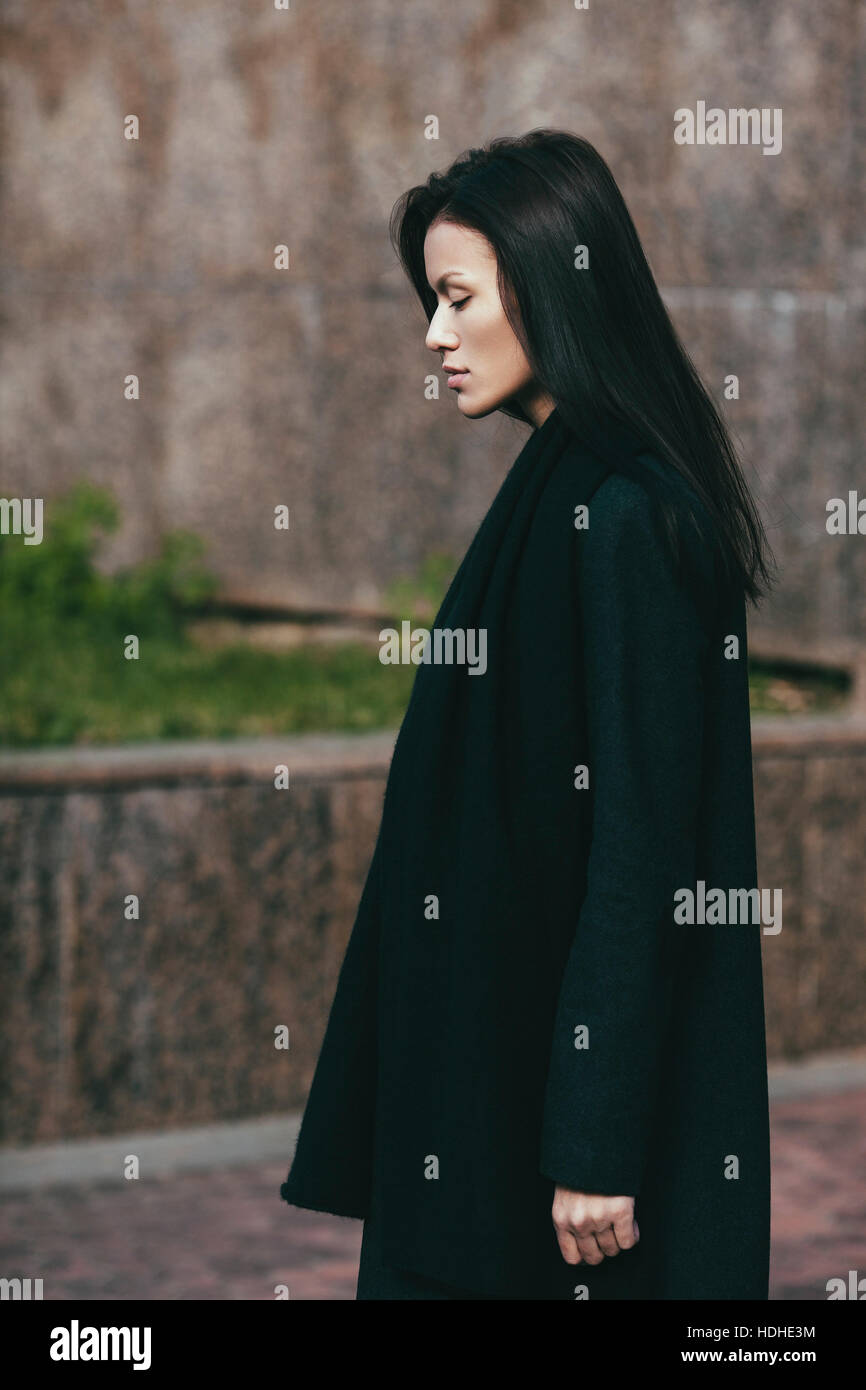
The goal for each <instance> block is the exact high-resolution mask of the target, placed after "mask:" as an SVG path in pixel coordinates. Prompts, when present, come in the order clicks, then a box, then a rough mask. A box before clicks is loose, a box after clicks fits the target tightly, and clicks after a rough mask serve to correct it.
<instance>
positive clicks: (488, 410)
mask: <svg viewBox="0 0 866 1390" xmlns="http://www.w3.org/2000/svg"><path fill="white" fill-rule="evenodd" d="M457 394H458V396H459V398H460V399H459V400H458V402H457V404H458V407H459V410H460V414H461V415H465V416H466V418H467V419H468V420H483V419H484V416H485V415H492V414H493V412H494V410H498V409H499V407H500V406H501V405H504V404H505V401H504V399H503V400H496V401H490V400H487V401H482V402H481V404H480V405H478V404H476V403H475V402H474V401H472V400H467V399H466V397H465V395H464V394H463V392H462V391H458V392H457Z"/></svg>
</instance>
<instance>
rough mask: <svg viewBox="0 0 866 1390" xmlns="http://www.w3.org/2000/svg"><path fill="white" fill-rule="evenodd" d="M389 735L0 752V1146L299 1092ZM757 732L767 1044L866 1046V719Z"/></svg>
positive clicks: (174, 1120) (309, 1068) (783, 722)
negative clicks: (132, 904) (772, 931)
mask: <svg viewBox="0 0 866 1390" xmlns="http://www.w3.org/2000/svg"><path fill="white" fill-rule="evenodd" d="M392 737H393V736H392V735H390V734H377V735H372V736H370V735H361V736H352V737H347V738H345V739H341V738H339V737H337V736H330V737H327V738H316V737H293V738H285V739H280V740H261V741H259V740H254V739H248V740H242V741H239V743H238V744H237V745H233V744H231V743H225V744H217V743H213V744H207V743H206V744H201V745H199V744H179V745H172V744H162V745H154V746H149V747H141V748H129V749H109V750H100V749H76V750H70V751H68V752H66V751H65V750H52V751H51V752H43V753H35V754H25V753H15V754H9V753H7V754H4V755H2V757H0V885H2V889H0V914H2V921H0V928H2V930H0V1027H2V1046H3V1053H4V1056H5V1057H6V1065H5V1066H4V1067H3V1068H2V1069H0V1134H2V1139H3V1142H5V1143H6V1144H38V1143H45V1142H49V1141H51V1140H55V1139H58V1138H73V1137H76V1136H85V1135H97V1134H113V1133H118V1132H120V1131H121V1130H124V1129H160V1128H168V1127H172V1126H175V1127H177V1126H187V1125H195V1124H205V1123H207V1122H209V1121H217V1120H231V1119H237V1118H242V1117H247V1116H255V1115H265V1114H271V1113H279V1112H283V1111H286V1110H289V1109H292V1108H294V1107H298V1106H300V1105H302V1104H303V1101H304V1098H305V1096H306V1093H307V1089H308V1086H309V1082H310V1080H311V1077H312V1072H313V1068H314V1066H315V1062H316V1058H317V1056H318V1052H319V1047H320V1045H321V1039H322V1035H323V1032H324V1027H325V1022H326V1019H327V1011H328V1008H329V1007H330V1003H331V1000H332V998H333V992H334V988H335V985H336V979H337V972H338V970H339V966H340V962H341V960H342V956H343V952H344V949H345V945H346V941H347V939H348V934H349V931H350V929H351V926H352V923H353V921H354V918H355V914H356V911H357V906H358V899H359V896H360V892H361V888H362V886H363V882H364V879H365V876H366V872H367V868H368V866H369V860H370V855H371V853H372V850H373V845H374V842H375V835H376V831H377V828H378V824H379V817H380V815H381V809H382V795H383V791H384V781H385V774H386V771H387V767H388V761H389V756H390V751H391V746H392ZM753 748H754V754H755V792H756V811H757V824H758V849H759V874H760V882H761V885H762V886H763V887H766V888H770V889H773V888H781V889H782V894H783V897H782V904H783V926H782V930H781V932H780V933H779V934H778V935H776V936H768V935H765V936H764V937H763V941H762V946H763V957H764V974H765V990H766V1001H767V1006H766V1007H767V1036H768V1051H769V1054H770V1056H771V1057H797V1056H800V1055H803V1054H805V1053H809V1052H813V1051H816V1050H819V1049H827V1048H842V1047H850V1046H855V1045H857V1044H863V1043H866V1009H864V1005H863V991H862V981H863V978H864V973H866V947H864V933H863V904H864V902H866V858H864V856H863V845H864V843H866V790H864V789H866V722H860V723H857V722H853V721H852V722H850V723H846V722H844V721H841V720H840V721H835V720H821V719H812V720H790V719H777V720H772V719H756V720H755V721H754V722H753ZM279 763H285V764H286V765H287V766H288V767H289V770H290V787H289V789H288V790H286V791H276V790H275V789H274V787H273V772H274V768H275V766H276V765H277V764H279ZM128 894H137V895H138V897H139V900H140V918H139V920H138V921H127V920H126V919H125V917H124V899H125V898H126V895H128ZM280 1024H284V1025H285V1026H286V1027H288V1029H289V1037H290V1048H289V1050H288V1052H286V1051H278V1050H276V1049H275V1047H274V1028H275V1027H277V1026H278V1025H280Z"/></svg>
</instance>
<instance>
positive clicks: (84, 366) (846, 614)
mask: <svg viewBox="0 0 866 1390" xmlns="http://www.w3.org/2000/svg"><path fill="white" fill-rule="evenodd" d="M864 23H866V12H864V6H863V5H862V3H859V0H825V3H822V4H821V5H814V4H810V3H806V0H792V2H791V3H788V4H786V5H783V6H780V5H776V4H773V3H770V0H764V2H763V3H755V0H733V3H729V4H727V5H724V6H718V5H709V4H697V5H696V4H694V3H691V2H690V0H656V3H653V4H651V5H635V4H634V3H633V2H632V0H593V3H592V4H591V5H590V6H589V7H588V8H587V9H585V10H581V9H576V8H575V7H574V5H573V4H572V3H571V0H533V3H532V4H527V3H526V0H464V3H453V4H451V3H446V4H442V3H436V4H434V3H427V0H416V2H415V3H411V4H407V3H401V0H364V3H358V0H329V3H318V2H317V0H291V5H290V8H288V9H286V10H277V9H275V8H274V5H273V4H271V3H270V0H268V3H265V0H240V3H239V2H238V0H183V3H178V2H177V0H151V3H149V4H147V5H146V6H139V5H132V4H126V3H123V0H102V3H97V2H96V0H94V3H85V0H65V2H64V3H59V0H42V3H40V4H39V5H32V4H28V3H26V0H7V4H6V6H5V19H4V23H3V39H4V52H5V57H4V62H3V86H4V93H5V100H6V107H7V115H6V120H5V142H6V144H5V156H4V158H5V168H6V193H5V216H4V219H3V229H2V259H3V266H4V271H3V275H4V306H5V319H4V326H3V343H4V348H3V372H2V382H3V384H2V393H3V394H2V414H3V422H4V430H3V433H4V448H5V457H4V461H3V475H2V476H3V487H4V489H5V495H7V496H9V495H20V496H33V495H41V496H43V497H45V499H46V506H50V499H51V498H52V497H53V496H54V495H55V494H56V493H57V492H58V490H61V489H63V488H65V487H66V486H67V485H68V484H69V483H70V481H72V480H73V479H75V478H77V477H79V476H81V475H82V474H85V475H86V476H88V477H89V478H91V479H93V480H95V481H99V482H105V483H107V484H109V485H110V486H111V487H112V488H113V490H114V491H115V494H116V495H117V497H118V498H119V501H120V503H121V507H122V516H123V524H122V527H121V530H120V531H119V533H118V534H117V535H116V537H115V538H114V540H113V542H112V547H111V548H110V550H109V551H108V552H107V554H106V563H107V564H108V565H109V566H110V565H111V564H112V563H119V562H121V561H123V562H124V563H127V562H129V561H131V560H134V559H136V558H138V557H140V556H143V555H146V554H148V553H150V552H151V551H152V549H153V547H154V545H155V542H156V539H157V537H158V536H159V535H160V534H161V533H162V532H164V531H165V530H166V529H167V528H169V527H171V526H176V525H188V526H190V527H191V528H193V529H195V530H197V531H199V532H201V533H202V534H203V535H205V536H206V537H207V538H208V540H209V543H210V554H211V558H212V560H213V563H214V565H215V567H216V569H217V570H218V573H219V575H220V577H221V580H222V581H223V585H224V590H223V592H224V595H225V596H226V597H232V598H236V599H238V600H241V601H249V602H251V603H268V604H271V603H275V604H277V605H280V606H283V605H284V606H288V607H292V608H297V609H316V610H322V609H340V610H353V611H357V610H370V609H374V610H375V609H377V608H380V607H381V595H382V588H383V585H385V584H386V583H387V581H388V580H389V579H390V578H392V577H393V576H394V575H396V574H400V573H402V572H403V571H405V570H407V569H408V570H412V569H415V568H417V567H418V566H419V565H420V564H421V562H422V561H423V557H424V556H425V555H426V554H427V553H428V552H429V551H430V550H431V549H434V548H436V547H437V546H440V547H441V546H442V545H443V544H446V545H447V546H449V547H453V548H454V550H455V553H457V554H458V555H459V553H461V552H462V549H463V548H465V544H466V543H468V541H469V539H470V538H471V535H472V534H473V532H474V529H475V527H476V526H477V523H478V520H479V519H480V516H481V515H482V514H483V511H484V510H485V507H486V504H487V502H488V501H489V500H490V497H491V495H492V492H493V491H494V490H495V484H496V482H497V480H498V479H499V478H500V477H501V475H502V472H503V469H504V467H505V466H506V465H507V463H508V462H509V461H510V460H511V458H512V457H513V456H514V454H515V452H516V447H517V445H518V443H519V442H520V441H521V439H522V437H523V434H522V432H521V429H520V427H519V426H517V425H514V424H512V423H511V422H509V421H506V420H504V419H503V418H500V417H492V418H488V419H487V420H484V421H479V422H475V423H472V422H470V423H467V422H466V421H464V420H462V419H460V418H458V412H457V411H456V409H455V408H454V402H453V401H451V400H448V399H438V400H428V399H425V391H424V381H425V376H426V375H427V374H428V373H429V372H431V371H433V370H435V364H436V361H437V359H436V357H435V356H434V354H431V353H430V352H429V351H428V350H427V349H426V348H425V347H424V342H423V339H424V332H425V325H424V321H423V316H422V313H421V309H420V306H418V305H417V304H416V303H415V301H414V298H413V296H412V294H411V292H410V291H409V288H408V286H407V284H406V282H405V280H404V278H403V275H402V272H401V271H400V270H399V269H398V266H397V264H396V260H395V257H394V255H393V253H392V251H391V248H390V245H389V242H388V236H387V218H388V214H389V212H390V209H391V206H392V204H393V202H394V200H395V198H396V197H397V195H398V194H399V193H400V192H401V191H402V190H403V189H404V188H406V187H408V186H409V185H411V184H413V183H416V182H420V181H422V180H423V179H424V178H425V177H426V176H427V174H428V173H429V172H430V171H431V170H432V169H433V168H436V167H444V166H445V165H446V164H447V163H448V162H450V160H451V159H452V158H453V157H454V156H455V155H456V154H458V153H459V152H460V151H461V150H462V149H464V148H466V147H468V146H470V145H474V144H480V143H482V142H483V141H484V140H485V139H488V138H490V137H491V136H493V135H499V134H507V133H521V132H523V131H525V130H528V129H530V128H532V127H534V126H539V125H553V126H561V127H565V128H567V129H570V130H572V131H574V132H576V133H579V134H581V135H583V136H585V137H587V138H588V139H589V140H590V141H592V142H593V143H594V144H595V145H596V146H597V148H598V149H599V150H600V152H601V153H602V154H603V155H604V157H605V158H606V159H607V160H608V162H609V164H610V166H611V168H612V170H613V172H614V175H615V177H616V178H617V180H618V182H619V184H620V187H621V188H622V190H623V193H624V195H625V198H626V201H627V203H628V205H629V207H630V209H631V211H632V214H633V217H634V219H635V222H636V224H637V227H638V231H639V233H640V235H641V237H642V239H643V242H644V245H645V248H646V251H647V254H648V256H649V260H650V264H651V265H652V267H653V270H654V273H655V275H656V278H657V281H658V283H659V285H660V287H661V289H662V292H663V295H664V297H665V300H666V302H667V304H668V306H669V308H670V311H671V313H672V316H673V318H674V321H675V323H676V325H677V327H678V328H679V330H680V332H681V335H682V337H683V339H684V341H685V344H686V346H687V348H688V349H689V351H690V352H691V353H692V355H693V357H694V359H695V361H696V364H697V365H698V367H699V369H700V370H701V371H702V373H703V374H704V377H705V379H706V381H707V383H708V385H709V387H710V389H711V390H712V392H713V394H714V396H715V397H716V398H717V399H719V400H720V401H721V404H722V405H723V409H724V413H725V417H726V419H727V420H728V421H729V423H730V424H731V426H732V427H733V428H734V430H735V431H736V432H737V436H738V438H739V441H740V443H741V446H742V449H743V454H744V458H745V461H746V464H747V468H748V469H750V470H751V471H750V472H749V474H748V476H749V478H750V482H751V483H752V485H753V487H754V489H755V491H756V493H757V494H758V497H759V499H761V500H762V502H763V511H764V517H765V523H766V524H767V526H768V530H769V533H770V537H771V542H772V544H773V546H774V549H775V550H776V553H777V556H778V558H779V559H780V561H781V562H782V563H783V565H784V583H783V584H782V585H781V586H780V588H779V589H778V591H777V593H776V595H775V597H774V599H773V602H772V606H771V607H770V608H768V609H767V610H766V612H765V613H764V614H762V615H761V617H760V620H759V622H756V623H755V625H754V630H755V636H756V639H757V638H758V636H759V635H760V633H761V632H766V633H768V635H770V636H778V637H781V638H783V639H784V641H785V643H786V645H787V646H788V647H789V648H790V647H793V648H794V649H795V650H801V651H802V650H804V649H807V648H810V647H811V648H812V649H813V650H816V651H817V650H818V649H819V648H821V647H823V646H824V645H825V644H827V643H832V642H833V641H836V640H841V641H845V642H848V643H851V642H853V641H855V640H859V639H860V638H861V637H862V636H863V632H864V597H863V596H864V589H866V544H864V542H863V541H862V540H858V538H857V537H850V536H849V537H834V536H829V535H828V534H827V532H826V529H825V521H826V503H827V500H828V499H829V498H830V497H833V496H842V497H847V494H848V491H849V489H852V488H856V487H857V486H858V484H859V486H860V487H861V489H864V488H866V472H864V465H863V444H864V430H863V418H864V417H863V407H862V395H863V393H862V371H863V361H864V358H866V351H864V347H866V334H864V314H866V306H864V292H863V286H864V275H866V246H864V230H863V228H864V221H863V216H862V189H863V185H864V161H866V153H864V149H866V141H864V134H866V131H864V125H866V116H864V110H863V91H864V89H866V71H864V56H863V53H864V44H863V30H864ZM698 100H703V101H705V102H706V103H707V106H708V107H711V106H718V107H721V108H723V109H725V110H727V109H728V108H730V107H739V106H744V107H758V108H781V109H782V112H783V128H782V137H783V138H782V149H781V152H780V153H778V154H775V155H764V154H763V153H762V151H761V149H760V147H757V146H742V145H731V146H715V147H710V146H707V145H703V146H701V145H691V146H689V145H678V144H676V143H675V142H674V138H673V130H674V111H675V110H676V109H677V108H680V107H690V108H692V109H694V108H695V105H696V102H697V101H698ZM130 115H134V116H137V117H138V121H139V124H140V129H139V138H138V139H135V140H128V139H125V138H124V122H125V120H126V118H127V117H128V116H130ZM431 115H433V116H435V117H436V118H437V120H438V138H437V139H429V138H427V136H428V134H429V133H430V122H429V121H428V120H427V118H428V117H429V116H431ZM278 245H285V246H286V247H287V248H288V252H289V267H288V269H275V266H274V255H275V247H276V246H278ZM132 373H134V374H136V375H137V376H138V377H139V379H140V399H139V400H137V401H136V400H127V399H125V398H124V381H125V378H126V377H127V376H128V375H129V374H132ZM731 373H734V374H736V375H737V377H738V378H739V392H740V394H739V399H738V400H725V401H722V400H721V396H722V390H723V384H724V380H725V377H726V376H727V375H728V374H731ZM445 394H447V393H444V392H443V395H445ZM279 504H284V505H286V506H288V507H289V508H290V517H291V525H290V529H289V532H279V531H275V530H274V526H273V514H274V512H273V509H274V507H275V506H277V505H279Z"/></svg>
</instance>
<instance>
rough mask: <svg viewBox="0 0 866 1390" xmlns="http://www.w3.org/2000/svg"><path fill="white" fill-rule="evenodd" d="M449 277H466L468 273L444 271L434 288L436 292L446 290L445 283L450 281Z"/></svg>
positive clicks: (463, 271)
mask: <svg viewBox="0 0 866 1390" xmlns="http://www.w3.org/2000/svg"><path fill="white" fill-rule="evenodd" d="M449 275H462V276H464V277H465V275H466V271H465V270H446V271H443V273H442V274H441V275H440V276H439V279H438V280H437V281H436V284H435V285H434V287H433V288H434V289H436V290H444V288H445V281H446V280H447V279H448V276H449Z"/></svg>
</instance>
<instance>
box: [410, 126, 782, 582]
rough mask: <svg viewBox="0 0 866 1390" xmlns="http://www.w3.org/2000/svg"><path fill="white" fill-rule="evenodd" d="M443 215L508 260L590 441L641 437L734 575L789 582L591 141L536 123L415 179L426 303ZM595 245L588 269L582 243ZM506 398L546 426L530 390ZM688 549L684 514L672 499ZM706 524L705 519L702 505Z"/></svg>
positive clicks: (523, 308) (416, 250) (524, 329)
mask: <svg viewBox="0 0 866 1390" xmlns="http://www.w3.org/2000/svg"><path fill="white" fill-rule="evenodd" d="M436 220H439V221H442V220H444V221H448V222H453V223H456V224H457V225H458V226H462V227H467V228H471V229H473V230H474V231H476V232H480V233H481V234H482V235H483V236H484V237H486V238H487V241H488V242H489V243H490V245H491V246H492V248H493V250H494V252H495V254H496V259H497V263H498V284H499V296H500V299H501V301H502V306H503V309H504V311H505V313H506V315H507V317H508V320H509V322H510V324H511V326H512V328H513V330H514V332H515V334H516V336H517V338H518V340H519V342H520V343H521V346H522V348H523V351H524V353H525V355H526V358H527V360H528V362H529V365H530V368H531V370H532V372H533V375H534V377H535V379H536V381H537V382H538V383H539V384H540V385H541V386H542V388H543V389H544V390H546V391H547V392H548V393H549V395H550V396H551V397H552V398H553V400H554V402H555V404H556V407H557V409H558V411H559V414H560V415H561V417H562V419H563V420H564V421H565V423H566V425H567V426H568V427H569V428H570V429H571V430H573V431H574V432H575V434H576V435H577V436H578V437H579V438H584V439H592V438H593V437H596V436H597V433H598V422H599V421H600V420H601V419H604V420H606V421H610V422H614V424H615V425H619V426H622V427H623V428H624V429H625V430H626V431H627V437H628V438H631V439H633V438H634V437H635V436H637V438H638V439H639V440H640V441H641V443H642V444H643V447H645V448H646V449H647V450H648V451H650V452H651V453H653V455H655V456H657V457H659V458H661V459H663V460H666V461H667V462H668V463H669V464H670V465H671V466H672V467H673V468H674V469H675V470H676V471H677V472H678V473H679V474H680V475H681V477H682V478H684V479H685V480H686V482H687V483H688V484H690V486H691V488H692V489H693V491H694V493H696V494H697V496H698V498H699V499H700V501H701V502H702V503H703V505H704V507H705V508H706V510H707V512H708V513H709V515H710V518H711V520H712V522H714V523H715V536H716V538H717V540H718V542H719V552H720V555H721V559H722V565H723V570H724V579H725V581H726V582H729V583H732V584H735V585H737V586H738V587H741V588H742V590H743V592H744V594H745V595H746V596H747V597H748V599H749V600H750V601H751V602H753V603H757V601H758V600H759V599H760V598H761V597H762V596H763V594H764V593H765V592H766V590H767V589H768V588H769V587H770V586H771V584H772V583H774V582H775V577H774V575H772V574H771V571H770V568H769V567H768V561H769V565H770V566H772V567H775V560H774V559H773V558H772V555H771V553H770V552H769V545H768V542H767V537H766V534H765V532H764V528H763V525H762V523H761V519H760V517H759V515H758V512H757V509H756V507H755V504H754V502H753V500H752V497H751V495H750V492H749V488H748V485H747V483H746V481H745V478H744V477H743V473H742V470H741V467H740V463H739V460H738V457H737V453H736V450H735V449H734V446H733V444H732V442H731V439H730V437H729V435H728V431H727V429H726V427H725V424H724V422H723V420H722V418H721V416H720V415H719V412H718V411H717V409H716V407H715V405H714V404H713V401H712V399H711V397H710V395H709V393H708V391H707V389H706V387H705V386H704V385H703V383H702V381H701V379H700V376H699V375H698V372H697V370H696V368H695V366H694V364H693V363H692V361H691V359H690V357H689V355H688V353H687V352H686V350H685V348H684V347H683V345H682V343H681V342H680V340H679V338H678V337H677V334H676V330H675V329H674V326H673V324H672V322H671V320H670V317H669V315H668V312H667V310H666V309H665V306H664V304H663V302H662V299H661V296H660V294H659V292H658V289H657V287H656V283H655V280H654V279H653V275H652V271H651V270H650V267H649V264H648V263H647V259H646V256H645V255H644V251H643V248H642V246H641V244H640V240H639V238H638V235H637V231H636V230H635V226H634V223H633V222H632V220H631V217H630V215H629V212H628V209H627V207H626V205H625V202H624V200H623V197H622V194H621V193H620V191H619V188H618V187H617V185H616V182H615V180H614V177H613V174H612V173H611V171H610V169H609V168H608V166H607V164H606V163H605V161H604V160H603V159H602V157H601V155H600V154H599V153H598V151H597V150H596V149H594V148H593V146H592V145H591V144H589V142H588V141H587V140H583V139H581V138H580V137H579V136H577V135H571V134H569V133H568V132H567V131H559V130H547V129H543V130H533V131H530V132H529V133H528V134H527V135H523V136H520V137H517V138H509V137H506V136H503V137H501V138H499V139H495V140H491V141H489V142H488V144H487V145H485V146H484V147H483V148H480V149H471V150H467V151H465V152H464V153H463V154H461V155H460V156H459V158H458V159H457V160H455V162H454V163H453V164H452V165H451V166H450V168H449V169H447V170H446V171H445V173H442V174H440V173H434V174H431V175H430V177H429V178H428V180H427V182H426V183H424V184H419V185H417V186H416V187H414V188H410V189H409V190H408V191H407V192H406V193H404V194H403V195H402V196H401V197H400V198H398V200H397V202H396V203H395V205H394V209H393V211H392V213H391V224H390V232H391V241H392V244H393V246H394V249H395V251H396V252H397V254H398V256H399V258H400V261H401V263H402V265H403V267H404V269H405V270H406V273H407V275H408V276H409V278H410V280H411V281H412V284H413V285H414V287H415V290H416V292H417V294H418V296H419V298H420V300H421V303H422V305H423V307H424V311H425V313H426V315H427V319H428V322H429V321H430V319H432V317H433V314H434V313H435V312H436V304H437V301H436V295H435V293H434V292H433V290H432V289H431V288H430V285H429V284H428V282H427V275H426V270H425V265H424V239H425V237H426V235H427V231H428V229H429V227H430V226H431V225H432V223H433V222H434V221H436ZM577 245H584V246H586V247H587V248H588V253H589V272H588V273H580V272H576V271H575V268H574V266H575V262H574V248H575V247H576V246H577ZM500 409H501V410H502V412H503V413H504V414H505V415H509V416H511V417H512V418H513V419H517V420H523V421H525V422H527V423H532V422H531V421H530V419H529V416H528V415H527V414H526V413H525V412H524V411H523V409H522V408H521V407H520V405H519V404H518V403H517V401H516V400H514V399H511V400H509V401H508V402H506V403H504V404H503V405H502V406H501V407H500ZM663 512H664V517H665V528H666V531H667V533H668V538H669V540H670V541H671V542H672V543H673V544H674V545H675V553H676V555H677V558H678V561H679V559H680V514H679V513H678V511H677V509H676V508H675V507H673V506H670V507H666V508H663ZM692 519H693V520H694V521H695V523H696V525H697V528H698V531H699V532H703V530H704V528H703V526H702V524H701V521H700V518H699V517H698V516H697V515H696V514H693V515H692Z"/></svg>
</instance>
